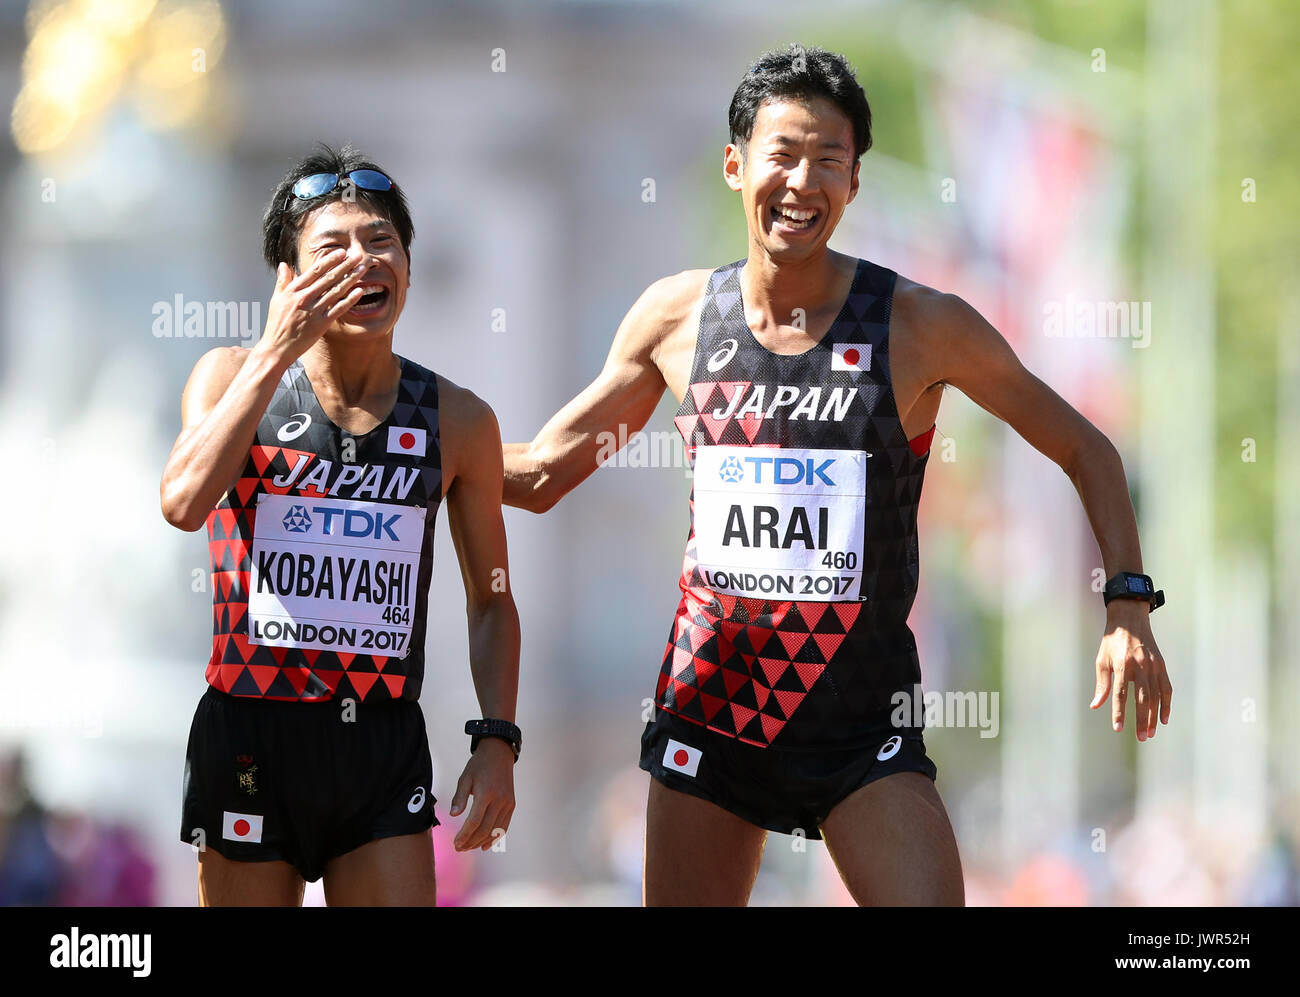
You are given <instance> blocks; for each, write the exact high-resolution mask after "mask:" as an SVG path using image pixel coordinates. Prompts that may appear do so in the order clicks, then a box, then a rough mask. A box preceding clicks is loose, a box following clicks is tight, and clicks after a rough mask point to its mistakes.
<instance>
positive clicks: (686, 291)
mask: <svg viewBox="0 0 1300 997" xmlns="http://www.w3.org/2000/svg"><path fill="white" fill-rule="evenodd" d="M714 272H715V271H714V270H713V269H697V270H681V271H679V272H678V273H675V274H670V275H669V276H667V277H660V278H659V279H658V280H656V281H655V282H654V283H653V284H651V285H650V286H649V287H647V288H646V289H645V291H644V293H642V295H641V297H640V299H639V300H638V301H637V306H638V307H641V308H645V309H647V310H653V311H654V312H656V313H658V314H660V315H664V316H675V317H677V318H679V319H680V318H682V317H684V316H685V315H687V314H689V313H690V311H691V310H692V309H693V308H694V307H695V306H696V305H698V304H699V301H700V298H701V297H702V296H703V294H704V289H705V287H707V286H708V282H709V277H710V276H711V275H712V274H713V273H714Z"/></svg>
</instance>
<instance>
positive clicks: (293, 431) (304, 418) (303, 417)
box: [275, 412, 311, 443]
mask: <svg viewBox="0 0 1300 997" xmlns="http://www.w3.org/2000/svg"><path fill="white" fill-rule="evenodd" d="M310 425H311V413H310V412H295V413H294V414H293V416H292V418H290V419H289V421H288V422H286V423H285V424H284V425H283V426H281V427H280V431H279V432H278V433H276V434H275V438H276V439H277V440H279V441H280V442H281V443H288V442H290V441H291V440H296V439H297V438H298V437H299V436H301V435H302V434H303V433H305V432H307V428H308V427H309V426H310Z"/></svg>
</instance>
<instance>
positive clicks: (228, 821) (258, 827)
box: [221, 810, 262, 843]
mask: <svg viewBox="0 0 1300 997" xmlns="http://www.w3.org/2000/svg"><path fill="white" fill-rule="evenodd" d="M221 836H222V837H223V838H225V839H226V840H227V841H252V842H255V843H256V842H260V841H261V840H262V818H261V817H260V816H259V815H258V814H235V813H231V812H230V811H229V810H223V811H221Z"/></svg>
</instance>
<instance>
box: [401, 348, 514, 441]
mask: <svg viewBox="0 0 1300 997" xmlns="http://www.w3.org/2000/svg"><path fill="white" fill-rule="evenodd" d="M408 363H409V361H408ZM420 369H421V370H424V371H425V372H426V373H427V374H429V376H430V377H432V378H434V379H435V381H436V383H437V385H438V419H439V422H441V423H442V425H443V428H444V429H446V428H448V427H450V428H451V429H452V430H453V431H460V432H462V433H468V434H478V433H484V432H488V431H489V428H490V427H491V428H495V427H496V425H497V422H496V413H494V412H493V411H492V406H491V405H489V404H488V403H487V402H486V401H484V400H483V399H482V398H480V397H479V396H478V395H476V394H475V393H474V392H473V391H471V390H470V389H469V388H466V387H464V386H463V385H460V384H457V383H456V382H455V381H453V380H452V379H451V378H449V377H448V376H447V375H446V374H436V373H434V372H433V371H429V370H427V369H426V368H423V367H421V368H420Z"/></svg>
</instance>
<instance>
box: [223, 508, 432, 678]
mask: <svg viewBox="0 0 1300 997" xmlns="http://www.w3.org/2000/svg"><path fill="white" fill-rule="evenodd" d="M426 511H427V510H426V509H425V508H424V507H423V506H408V505H392V504H389V503H384V502H358V501H352V500H348V499H332V498H313V497H311V496H308V495H261V496H259V497H258V502H257V518H256V521H255V522H254V529H253V555H252V562H253V563H252V570H251V571H250V573H249V595H248V642H249V643H250V644H266V645H270V646H271V647H301V648H312V649H317V650H322V651H342V652H345V653H354V654H374V655H380V656H391V657H397V658H404V657H405V656H406V653H407V651H408V650H409V649H410V648H409V642H410V637H411V618H412V615H413V613H414V609H415V586H416V581H417V578H418V577H419V564H420V550H421V546H422V544H423V541H424V517H425V512H426Z"/></svg>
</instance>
